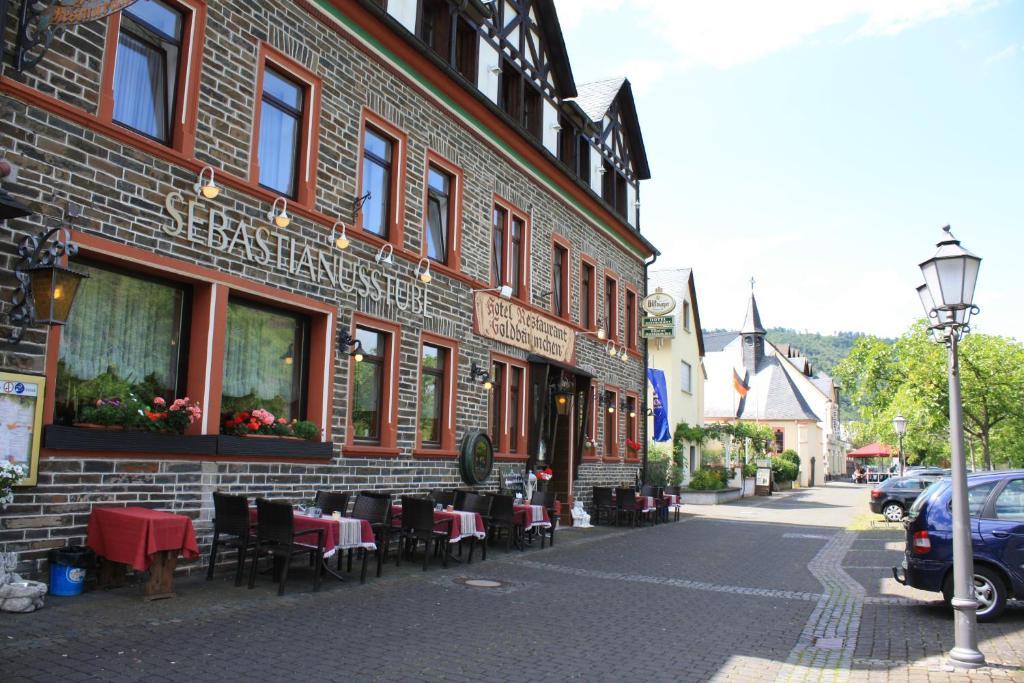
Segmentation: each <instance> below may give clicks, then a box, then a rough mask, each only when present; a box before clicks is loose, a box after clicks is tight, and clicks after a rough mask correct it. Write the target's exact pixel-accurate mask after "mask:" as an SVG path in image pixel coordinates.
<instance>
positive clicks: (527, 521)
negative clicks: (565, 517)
mask: <svg viewBox="0 0 1024 683" xmlns="http://www.w3.org/2000/svg"><path fill="white" fill-rule="evenodd" d="M513 509H514V510H515V514H516V524H519V525H522V527H523V530H524V531H529V530H530V529H535V528H545V529H546V528H548V527H550V526H551V516H550V515H549V514H548V509H547V508H546V507H544V506H543V505H527V504H523V505H515V506H513ZM561 514H562V503H561V502H560V501H557V500H556V501H555V517H556V518H558V517H560V516H561Z"/></svg>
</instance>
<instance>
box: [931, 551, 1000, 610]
mask: <svg viewBox="0 0 1024 683" xmlns="http://www.w3.org/2000/svg"><path fill="white" fill-rule="evenodd" d="M942 597H943V598H944V599H945V600H946V604H949V603H950V601H951V600H952V599H953V572H952V571H950V572H949V575H948V576H947V577H946V580H945V582H944V583H943V585H942ZM1006 597H1007V590H1006V582H1005V581H1003V577H1001V576H1000V575H999V574H998V572H996V571H994V570H992V569H989V568H988V567H986V566H985V565H978V566H976V567H975V568H974V599H975V600H977V601H978V612H977V618H978V621H979V622H987V621H995V620H996V619H998V618H999V615H1000V614H1002V613H1003V610H1004V609H1006Z"/></svg>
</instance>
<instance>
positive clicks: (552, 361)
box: [526, 353, 594, 379]
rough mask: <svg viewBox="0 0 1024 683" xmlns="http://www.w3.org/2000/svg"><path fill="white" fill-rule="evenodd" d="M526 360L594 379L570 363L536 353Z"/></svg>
mask: <svg viewBox="0 0 1024 683" xmlns="http://www.w3.org/2000/svg"><path fill="white" fill-rule="evenodd" d="M526 360H527V361H529V362H530V363H546V364H547V365H553V366H555V367H556V368H561V369H562V370H565V371H567V372H571V373H573V374H576V375H582V376H583V377H586V378H587V379H594V376H593V375H591V374H590V373H589V372H587V371H586V370H583V369H580V368H577V367H575V366H572V365H569V364H568V363H562V362H561V361H557V360H555V359H553V358H548V357H547V356H540V355H537V354H536V353H531V354H530V355H529V356H527V357H526Z"/></svg>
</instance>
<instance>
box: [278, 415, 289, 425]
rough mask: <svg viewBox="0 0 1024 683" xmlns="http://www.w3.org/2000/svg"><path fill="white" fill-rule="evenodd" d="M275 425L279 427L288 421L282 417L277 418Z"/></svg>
mask: <svg viewBox="0 0 1024 683" xmlns="http://www.w3.org/2000/svg"><path fill="white" fill-rule="evenodd" d="M277 424H279V425H283V424H288V420H286V419H284V418H283V417H279V418H277Z"/></svg>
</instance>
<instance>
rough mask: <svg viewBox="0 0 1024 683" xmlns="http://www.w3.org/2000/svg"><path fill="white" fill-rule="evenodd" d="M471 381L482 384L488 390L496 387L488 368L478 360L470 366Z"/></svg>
mask: <svg viewBox="0 0 1024 683" xmlns="http://www.w3.org/2000/svg"><path fill="white" fill-rule="evenodd" d="M469 381H470V382H471V383H474V384H479V385H481V386H482V387H483V388H484V389H486V390H487V391H490V390H491V389H492V388H493V387H494V380H492V379H491V376H490V375H489V374H487V371H486V370H484V369H483V368H482V367H480V366H479V365H477V364H476V361H473V364H472V365H471V366H470V368H469Z"/></svg>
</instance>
